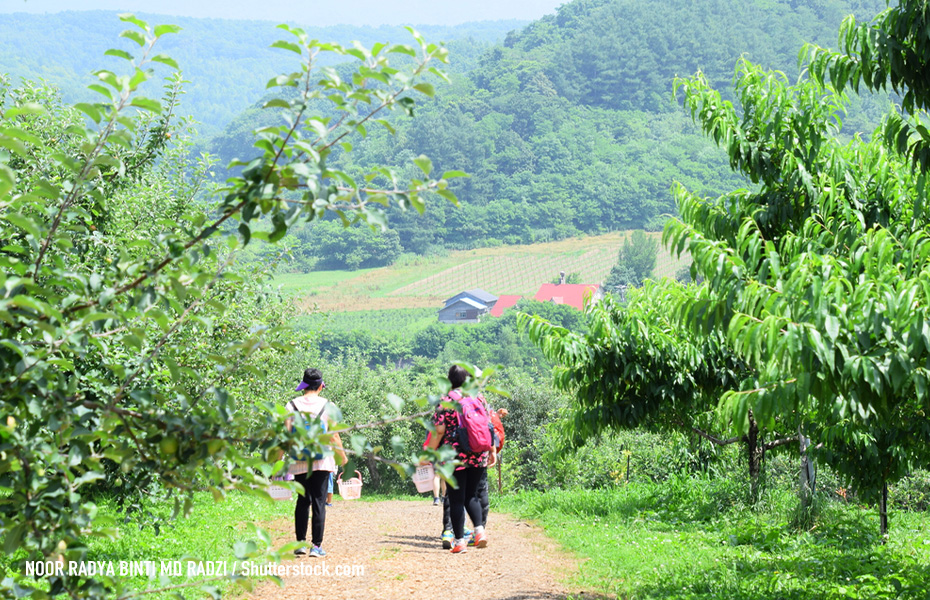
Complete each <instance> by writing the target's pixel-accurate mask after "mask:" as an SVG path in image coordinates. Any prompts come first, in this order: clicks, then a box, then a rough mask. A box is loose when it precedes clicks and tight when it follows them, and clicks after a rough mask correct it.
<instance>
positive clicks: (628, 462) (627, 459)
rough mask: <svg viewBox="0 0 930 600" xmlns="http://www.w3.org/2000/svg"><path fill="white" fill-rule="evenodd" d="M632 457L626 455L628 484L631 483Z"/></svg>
mask: <svg viewBox="0 0 930 600" xmlns="http://www.w3.org/2000/svg"><path fill="white" fill-rule="evenodd" d="M630 456H632V454H627V455H626V482H627V483H630Z"/></svg>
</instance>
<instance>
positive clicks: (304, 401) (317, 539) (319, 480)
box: [286, 369, 346, 557]
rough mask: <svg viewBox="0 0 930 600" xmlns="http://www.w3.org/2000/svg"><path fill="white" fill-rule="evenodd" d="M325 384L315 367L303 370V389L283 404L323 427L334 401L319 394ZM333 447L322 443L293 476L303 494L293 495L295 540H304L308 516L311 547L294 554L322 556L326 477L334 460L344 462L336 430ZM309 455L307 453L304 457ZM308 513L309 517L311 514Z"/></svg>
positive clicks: (329, 422) (291, 423) (328, 421)
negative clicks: (321, 449)
mask: <svg viewBox="0 0 930 600" xmlns="http://www.w3.org/2000/svg"><path fill="white" fill-rule="evenodd" d="M325 387H326V384H325V383H323V375H322V374H321V373H320V371H319V370H318V369H307V370H306V371H304V376H303V380H302V381H301V383H300V385H298V386H297V390H296V391H298V392H303V395H302V396H298V397H297V398H294V399H293V400H291V401H290V402H288V403H287V408H288V410H290V411H291V412H292V413H296V414H300V415H301V417H303V419H304V421H306V422H308V423H311V422H313V421H314V420H316V419H319V420H320V422H321V423H322V424H323V427H324V431H325V430H326V429H327V428H328V427H331V426H332V425H333V423H334V421H333V419H332V417H331V416H330V415H332V414H334V412H335V405H334V404H333V403H332V402H330V401H329V400H327V399H326V398H324V397H323V396H321V395H320V392H322V391H323V388H325ZM294 421H295V420H294V417H288V418H287V422H286V426H287V427H288V428H291V427H293V426H294ZM332 442H333V448H329V447H324V452H323V453H322V454H317V455H315V456H313V457H312V458H313V460H312V464H311V465H309V468H308V470H307V472H306V473H300V474H297V475H295V476H294V480H295V481H296V482H297V483H299V484H300V485H301V487H303V494H299V495H298V496H297V504H296V506H295V507H294V535H295V537H296V539H297V541H298V542H306V541H307V521H308V520H310V521H311V524H310V529H311V531H310V533H311V540H310V541H311V543H312V547H311V548H310V549H309V551H308V549H307V547H306V546H301V547H299V548H297V549H296V550H294V554H296V555H298V556H301V555H305V554H308V553H309V555H310V556H311V557H323V556H326V552H325V551H324V550H323V548H322V545H323V530H324V528H325V525H326V496H327V490H328V488H329V482H330V477H332V474H333V472H335V471H336V463H337V460H338V463H339V464H340V465H344V464H345V463H346V455H345V451H344V450H343V449H342V440H341V439H340V437H339V434H338V433H337V434H335V435H333V437H332ZM306 458H308V459H309V458H311V457H306ZM311 514H312V518H311Z"/></svg>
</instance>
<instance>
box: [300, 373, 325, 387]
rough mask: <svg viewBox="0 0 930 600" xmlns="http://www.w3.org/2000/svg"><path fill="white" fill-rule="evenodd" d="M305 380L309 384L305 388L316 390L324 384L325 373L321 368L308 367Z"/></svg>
mask: <svg viewBox="0 0 930 600" xmlns="http://www.w3.org/2000/svg"><path fill="white" fill-rule="evenodd" d="M303 382H304V383H305V384H307V385H306V388H305V389H308V390H310V391H312V392H315V391H317V390H318V389H320V387H321V386H322V385H323V374H322V373H320V370H319V369H313V368H310V369H307V370H306V371H304V377H303Z"/></svg>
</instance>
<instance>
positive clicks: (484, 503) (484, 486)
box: [478, 470, 491, 527]
mask: <svg viewBox="0 0 930 600" xmlns="http://www.w3.org/2000/svg"><path fill="white" fill-rule="evenodd" d="M478 501H479V502H481V516H482V519H481V521H482V522H483V523H484V526H485V527H487V526H488V511H489V510H490V508H491V500H490V499H489V498H488V472H487V470H485V472H484V476H483V477H482V478H481V481H480V482H479V483H478Z"/></svg>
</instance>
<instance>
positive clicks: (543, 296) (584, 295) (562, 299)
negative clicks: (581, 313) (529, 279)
mask: <svg viewBox="0 0 930 600" xmlns="http://www.w3.org/2000/svg"><path fill="white" fill-rule="evenodd" d="M603 297H604V291H603V290H602V289H601V286H599V285H597V284H595V283H544V284H542V286H541V287H540V288H539V291H538V292H536V295H535V296H533V299H534V300H538V301H540V302H553V303H555V304H568V305H569V306H574V307H575V308H577V309H578V310H582V309H583V308H584V303H585V300H587V301H588V302H592V303H597V301H598V300H600V299H601V298H603Z"/></svg>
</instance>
